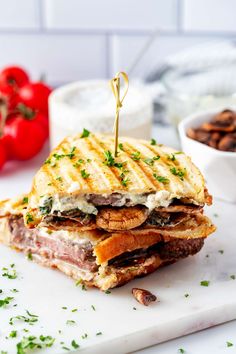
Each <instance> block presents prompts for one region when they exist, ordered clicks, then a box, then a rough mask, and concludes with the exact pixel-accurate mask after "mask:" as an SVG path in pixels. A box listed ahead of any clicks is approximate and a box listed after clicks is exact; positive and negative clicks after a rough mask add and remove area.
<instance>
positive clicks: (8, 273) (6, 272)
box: [2, 264, 17, 279]
mask: <svg viewBox="0 0 236 354" xmlns="http://www.w3.org/2000/svg"><path fill="white" fill-rule="evenodd" d="M14 267H15V264H11V265H10V268H11V269H8V268H6V267H4V268H2V271H3V273H2V277H7V278H8V279H16V278H17V272H16V270H15V269H13V268H14Z"/></svg>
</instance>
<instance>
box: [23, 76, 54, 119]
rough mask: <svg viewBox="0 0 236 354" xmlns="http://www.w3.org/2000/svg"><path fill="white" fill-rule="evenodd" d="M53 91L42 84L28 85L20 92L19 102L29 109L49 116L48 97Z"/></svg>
mask: <svg viewBox="0 0 236 354" xmlns="http://www.w3.org/2000/svg"><path fill="white" fill-rule="evenodd" d="M51 92H52V89H51V88H50V87H49V86H47V85H45V84H44V83H42V82H34V83H28V84H26V85H24V86H23V87H22V88H21V89H20V90H19V100H20V102H22V103H24V104H25V105H26V106H27V107H30V108H32V109H35V110H38V111H40V112H42V113H44V114H46V115H48V96H49V95H50V93H51Z"/></svg>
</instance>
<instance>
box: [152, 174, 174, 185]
mask: <svg viewBox="0 0 236 354" xmlns="http://www.w3.org/2000/svg"><path fill="white" fill-rule="evenodd" d="M153 177H154V178H155V179H156V180H157V181H158V182H161V183H164V184H165V183H169V182H170V180H169V178H167V177H164V176H158V175H157V174H156V173H153Z"/></svg>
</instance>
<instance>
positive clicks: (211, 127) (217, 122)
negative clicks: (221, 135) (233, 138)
mask: <svg viewBox="0 0 236 354" xmlns="http://www.w3.org/2000/svg"><path fill="white" fill-rule="evenodd" d="M201 128H202V129H204V130H206V131H209V132H210V131H212V132H213V131H215V132H216V131H217V132H233V131H234V130H236V115H235V113H234V112H233V111H231V110H229V109H227V110H224V111H223V112H221V113H219V114H217V115H216V116H215V117H214V118H213V119H212V121H211V122H206V123H203V124H202V126H201Z"/></svg>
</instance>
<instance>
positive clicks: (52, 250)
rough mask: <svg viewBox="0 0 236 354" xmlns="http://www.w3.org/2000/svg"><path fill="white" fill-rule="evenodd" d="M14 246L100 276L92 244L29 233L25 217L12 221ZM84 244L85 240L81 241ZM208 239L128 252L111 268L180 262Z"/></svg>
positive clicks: (164, 243) (31, 231)
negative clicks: (157, 260) (155, 259)
mask: <svg viewBox="0 0 236 354" xmlns="http://www.w3.org/2000/svg"><path fill="white" fill-rule="evenodd" d="M9 228H10V231H11V245H12V246H13V247H15V248H17V249H19V250H21V251H24V252H25V253H32V254H38V255H40V256H43V257H44V258H47V259H59V260H62V261H65V262H68V263H71V264H74V265H76V266H78V267H79V268H80V269H83V270H88V271H90V272H97V271H98V265H97V264H96V258H95V256H94V255H93V246H92V244H91V243H90V242H89V241H87V240H86V241H85V242H83V241H82V242H76V241H74V240H70V239H64V238H60V237H55V236H53V234H50V232H49V234H41V233H40V231H39V230H38V229H28V228H26V227H25V225H24V221H23V217H17V216H12V217H9ZM80 241H81V240H80ZM203 244H204V239H202V238H198V239H189V240H188V239H173V241H169V242H159V243H157V244H155V245H153V246H151V247H149V248H146V249H137V250H135V251H132V252H125V253H123V254H121V255H120V256H118V257H115V258H113V259H112V260H110V261H109V263H108V265H111V266H113V267H116V268H120V267H127V266H132V265H133V266H135V265H139V264H142V263H144V262H145V260H146V259H147V258H148V257H151V256H152V255H159V256H160V258H161V259H163V260H170V261H172V260H177V259H180V258H185V257H187V256H189V255H193V254H195V253H197V252H199V251H200V249H201V248H202V246H203Z"/></svg>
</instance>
